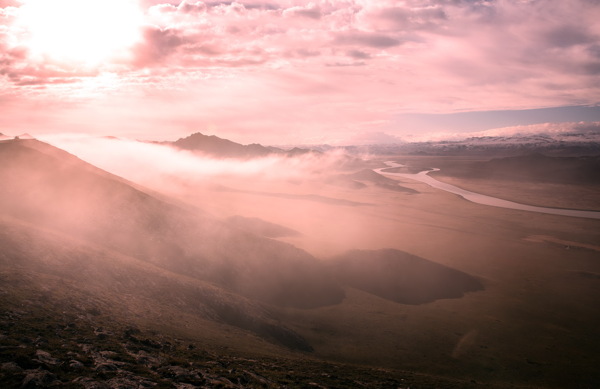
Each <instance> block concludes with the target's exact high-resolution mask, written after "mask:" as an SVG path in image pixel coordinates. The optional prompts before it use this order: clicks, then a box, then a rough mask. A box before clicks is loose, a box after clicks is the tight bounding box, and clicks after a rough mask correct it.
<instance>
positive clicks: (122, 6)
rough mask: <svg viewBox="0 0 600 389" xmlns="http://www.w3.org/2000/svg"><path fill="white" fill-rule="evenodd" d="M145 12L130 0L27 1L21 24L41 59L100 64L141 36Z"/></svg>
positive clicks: (22, 12) (34, 50)
mask: <svg viewBox="0 0 600 389" xmlns="http://www.w3.org/2000/svg"><path fill="white" fill-rule="evenodd" d="M141 23H142V13H141V11H140V10H139V8H138V6H137V4H136V3H135V2H133V1H130V0H103V1H94V0H53V1H47V0H27V1H25V2H24V5H23V6H22V7H21V12H20V24H21V25H22V27H23V29H24V30H26V31H27V33H28V37H29V39H28V41H27V46H28V48H29V50H30V51H31V52H32V54H33V55H34V56H36V57H38V58H43V59H50V60H54V61H59V62H69V63H71V64H73V63H76V64H83V65H97V64H99V63H101V62H103V61H106V60H108V59H114V58H118V57H122V56H125V55H126V54H127V49H128V48H129V47H131V46H132V45H133V44H134V43H135V42H136V41H137V40H139V39H140V35H141V33H140V27H141Z"/></svg>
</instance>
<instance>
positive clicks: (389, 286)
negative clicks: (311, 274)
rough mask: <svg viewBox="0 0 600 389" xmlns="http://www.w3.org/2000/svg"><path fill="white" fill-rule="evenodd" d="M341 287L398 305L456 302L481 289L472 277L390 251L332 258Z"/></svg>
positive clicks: (353, 252) (353, 253) (411, 256)
mask: <svg viewBox="0 0 600 389" xmlns="http://www.w3.org/2000/svg"><path fill="white" fill-rule="evenodd" d="M332 267H333V269H334V272H335V273H336V274H337V276H338V278H339V280H340V282H341V283H343V284H346V285H349V286H352V287H354V288H356V289H360V290H363V291H365V292H369V293H372V294H374V295H376V296H379V297H382V298H385V299H388V300H392V301H395V302H398V303H402V304H424V303H428V302H432V301H435V300H439V299H446V298H459V297H462V296H463V295H464V293H466V292H474V291H478V290H482V289H483V285H482V284H481V282H480V281H479V280H477V279H476V278H475V277H473V276H470V275H468V274H466V273H463V272H460V271H458V270H455V269H451V268H448V267H446V266H443V265H440V264H437V263H435V262H431V261H428V260H426V259H423V258H420V257H417V256H414V255H411V254H408V253H405V252H402V251H399V250H393V249H384V250H374V251H369V250H353V251H350V252H348V253H346V254H344V255H341V256H339V257H337V258H335V259H334V260H333V262H332Z"/></svg>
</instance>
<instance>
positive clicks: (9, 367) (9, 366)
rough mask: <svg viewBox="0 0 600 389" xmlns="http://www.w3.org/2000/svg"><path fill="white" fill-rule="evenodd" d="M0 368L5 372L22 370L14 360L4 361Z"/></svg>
mask: <svg viewBox="0 0 600 389" xmlns="http://www.w3.org/2000/svg"><path fill="white" fill-rule="evenodd" d="M0 370H2V371H5V372H7V373H20V372H22V371H23V369H22V368H21V366H19V365H17V364H16V363H14V362H6V363H3V364H2V365H0Z"/></svg>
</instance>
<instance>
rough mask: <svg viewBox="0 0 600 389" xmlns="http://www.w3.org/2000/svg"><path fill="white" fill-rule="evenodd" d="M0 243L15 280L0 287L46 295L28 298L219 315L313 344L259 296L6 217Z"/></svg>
mask: <svg viewBox="0 0 600 389" xmlns="http://www.w3.org/2000/svg"><path fill="white" fill-rule="evenodd" d="M0 247H2V251H1V252H0V277H1V278H2V280H3V282H2V283H3V285H4V286H8V285H11V284H15V285H17V287H12V288H0V290H1V291H2V293H3V295H4V296H5V297H6V296H12V299H13V300H14V299H16V300H18V299H20V298H22V297H23V296H21V294H22V293H23V291H25V290H28V291H29V292H28V293H34V294H39V295H42V296H44V297H43V298H42V299H41V300H40V301H37V302H31V303H32V304H40V303H44V301H45V302H46V303H48V304H49V305H57V304H58V305H59V306H60V305H61V304H63V305H64V304H66V305H69V306H71V307H72V308H76V309H77V310H79V311H81V312H88V313H92V314H93V315H107V316H110V317H112V319H113V320H114V321H117V322H121V323H127V322H128V321H131V320H135V321H137V322H157V321H160V320H163V321H164V320H165V319H161V317H164V314H165V313H167V312H171V313H173V314H175V315H181V314H182V313H184V314H185V315H191V316H192V317H194V318H195V319H196V325H199V326H202V325H210V324H209V323H210V322H217V323H224V324H228V325H231V326H234V327H238V328H241V329H244V330H248V331H251V332H254V333H255V334H257V335H258V336H260V337H262V338H265V339H267V340H269V341H272V342H275V343H278V344H281V345H284V346H286V347H289V348H291V349H296V350H301V351H311V350H312V349H311V347H310V345H309V344H308V343H306V341H305V340H304V339H303V338H302V337H300V336H299V335H297V334H296V333H294V332H293V331H291V330H289V329H287V328H285V327H282V326H281V325H279V324H278V323H277V321H276V316H275V314H274V313H273V312H271V311H269V310H268V309H267V308H266V307H265V306H263V305H261V304H259V303H257V302H254V301H252V300H249V299H246V298H243V297H241V296H239V295H236V294H233V293H230V292H227V291H226V290H224V289H222V288H218V287H216V286H214V285H211V284H209V283H206V282H204V281H200V280H197V279H194V278H191V277H186V276H183V275H178V274H175V273H172V272H169V271H166V270H164V269H161V268H159V267H156V266H153V265H151V264H149V263H147V262H143V261H140V260H138V259H135V258H132V257H128V256H124V255H121V254H119V253H116V252H114V251H111V250H107V249H105V248H102V247H97V246H94V245H91V244H89V243H86V242H83V241H79V240H75V239H72V238H69V237H67V236H65V235H62V234H57V233H53V232H51V231H47V230H43V229H39V228H37V227H35V226H32V225H28V224H26V223H22V222H19V221H17V220H15V219H12V218H4V217H0ZM62 309H66V308H62ZM168 321H169V322H170V320H168Z"/></svg>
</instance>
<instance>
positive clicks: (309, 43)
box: [0, 0, 600, 143]
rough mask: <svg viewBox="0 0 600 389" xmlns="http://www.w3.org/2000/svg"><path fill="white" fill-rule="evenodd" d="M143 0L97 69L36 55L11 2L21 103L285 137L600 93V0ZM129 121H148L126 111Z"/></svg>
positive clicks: (6, 15) (6, 59)
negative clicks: (118, 44) (126, 35)
mask: <svg viewBox="0 0 600 389" xmlns="http://www.w3.org/2000/svg"><path fill="white" fill-rule="evenodd" d="M140 4H142V5H143V7H144V17H145V23H146V24H145V26H144V30H143V31H144V32H143V34H142V37H141V41H140V42H138V43H137V44H135V45H133V46H132V48H131V58H121V59H119V60H118V61H114V62H106V63H101V64H98V65H97V66H96V67H95V68H94V69H86V70H85V71H84V70H82V69H80V68H77V67H74V66H70V65H69V64H64V63H48V62H45V61H44V60H43V59H42V60H40V59H35V60H34V59H33V58H30V57H29V51H28V48H27V46H26V44H25V43H24V42H25V41H24V40H23V31H22V28H20V27H18V26H16V25H15V23H14V20H15V18H17V17H18V12H19V9H18V7H15V6H13V7H6V6H5V7H3V8H0V23H2V25H3V27H1V28H0V50H1V51H0V77H2V80H3V84H1V85H5V86H7V87H8V88H10V89H11V96H13V94H12V93H14V96H19V100H18V101H19V104H25V105H26V103H25V101H27V100H28V99H31V100H30V101H34V100H35V101H38V100H43V99H52V98H53V99H57V100H67V101H77V102H78V103H77V104H75V105H74V106H69V107H68V108H65V111H64V115H65V116H64V117H68V120H65V122H64V123H63V125H64V126H72V127H73V128H75V127H81V126H84V125H86V119H87V118H89V117H95V116H99V115H102V116H103V117H104V119H103V121H104V122H105V123H106V131H105V132H109V131H110V129H111V128H115V126H117V125H118V126H119V128H123V131H129V132H130V133H132V134H139V133H142V132H143V131H147V132H154V133H160V131H165V127H168V128H169V131H176V132H178V134H180V135H183V134H185V133H186V132H187V131H189V130H190V129H193V130H201V129H203V128H207V127H211V128H216V129H218V130H219V131H222V132H223V133H224V134H227V133H230V134H241V135H243V136H247V137H248V138H249V139H250V138H252V137H257V135H256V134H255V132H258V133H259V135H258V136H259V137H261V138H263V139H265V140H267V139H268V140H269V142H274V143H277V139H280V142H281V143H285V142H288V141H294V140H299V139H314V140H319V139H321V140H327V139H329V140H335V139H340V138H342V137H344V136H345V137H346V138H348V137H351V136H352V134H355V133H360V132H370V131H374V132H377V131H381V130H382V129H381V128H380V124H377V123H385V122H386V121H387V120H389V119H390V118H391V117H393V116H394V115H397V114H398V113H405V112H431V113H435V112H454V111H469V110H493V109H510V108H513V109H523V108H535V107H550V106H561V105H576V104H595V103H598V96H599V89H600V82H599V81H598V74H599V73H600V44H598V42H600V25H599V24H598V23H597V22H596V21H597V20H600V5H599V4H597V2H590V1H586V0H574V1H568V2H565V1H558V0H549V1H545V2H539V1H517V0H499V1H494V2H491V1H466V0H453V1H450V0H448V1H423V0H420V1H416V0H409V1H403V2H397V1H378V2H364V1H359V0H331V1H326V2H325V1H318V2H317V1H315V2H313V3H308V4H307V3H306V2H300V1H293V0H273V1H237V2H229V1H227V2H225V1H223V2H221V1H218V2H209V1H194V0H186V1H183V2H179V1H158V0H145V1H143V2H141V3H140ZM107 74H109V75H110V77H108V79H110V80H111V81H110V82H111V84H106V85H105V86H103V87H100V86H98V89H96V90H95V92H94V94H95V95H101V94H102V93H105V92H106V93H109V94H110V96H108V95H107V96H104V97H102V96H100V97H94V98H89V97H87V96H84V97H82V93H81V88H79V90H78V87H80V86H82V85H84V84H86V83H87V85H92V84H93V83H94V82H93V81H92V80H94V79H95V80H98V85H99V81H100V80H101V79H102V77H105V76H106V75H107ZM105 78H106V77H105ZM69 83H71V84H69ZM73 83H74V84H73ZM80 83H81V84H80ZM59 84H60V85H59ZM69 85H71V87H69ZM41 86H44V87H45V88H43V90H41V88H40V87H41ZM84 90H85V88H84ZM98 101H100V102H101V103H100V104H99V103H98ZM25 105H23V106H25ZM140 107H151V108H152V110H146V109H140ZM17 112H19V111H17ZM0 114H2V115H9V116H10V117H12V118H13V119H12V120H13V121H14V122H16V121H18V120H21V119H22V117H21V116H19V115H17V114H15V113H10V112H9V111H8V110H7V109H3V108H0ZM38 114H39V115H41V113H34V115H38ZM132 119H135V120H136V123H139V125H135V124H132V123H130V122H122V121H124V120H132ZM4 120H5V121H7V120H8V119H4ZM40 120H41V119H40ZM56 120H58V119H56ZM158 123H159V124H158ZM57 125H60V123H59V122H57ZM87 125H90V124H87ZM91 126H92V127H94V128H97V127H98V125H96V124H94V125H91ZM402 130H403V129H401V128H399V129H397V130H396V131H397V135H401V132H402ZM244 131H246V132H247V134H246V135H244V134H243V132H244ZM386 131H390V130H389V129H386ZM256 140H257V141H261V139H256ZM250 141H252V139H250Z"/></svg>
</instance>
